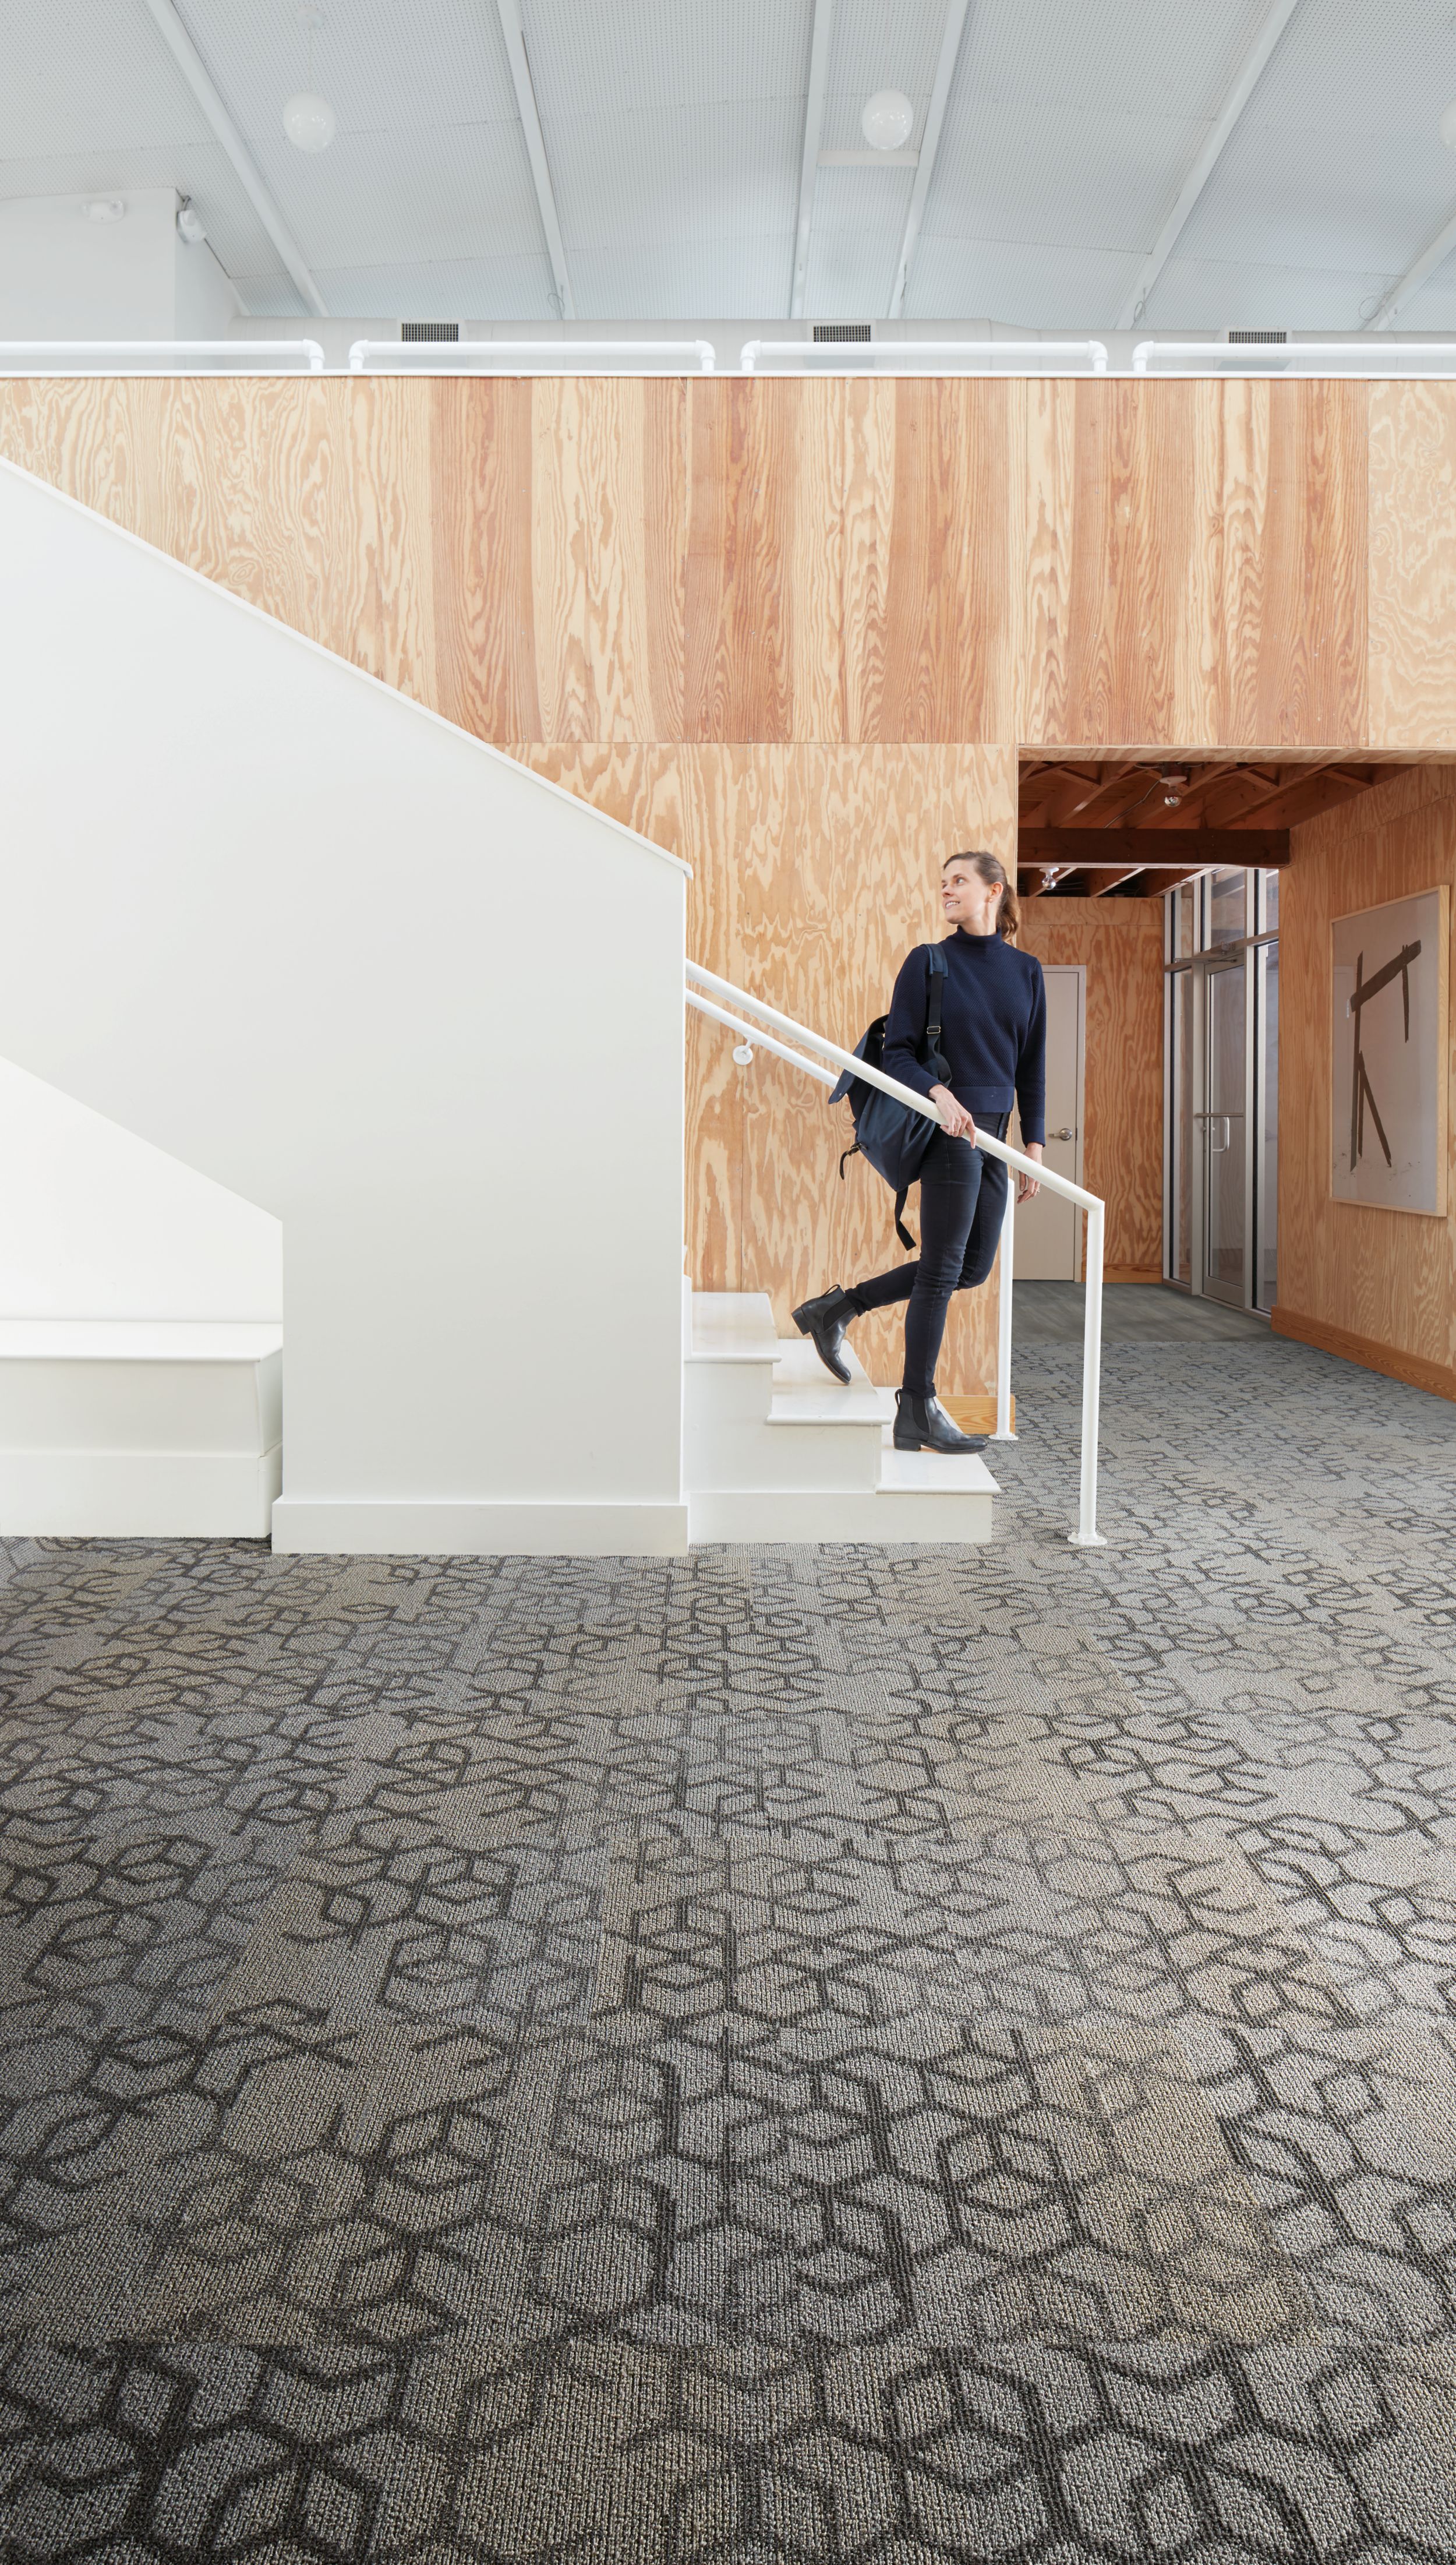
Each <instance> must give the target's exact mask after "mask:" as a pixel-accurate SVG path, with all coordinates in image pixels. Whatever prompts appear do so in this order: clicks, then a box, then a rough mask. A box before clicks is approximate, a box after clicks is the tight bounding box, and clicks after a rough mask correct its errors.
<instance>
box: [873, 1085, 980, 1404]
mask: <svg viewBox="0 0 1456 2565" xmlns="http://www.w3.org/2000/svg"><path fill="white" fill-rule="evenodd" d="M1010 1119H1011V1116H1010V1114H1009V1113H978V1114H977V1115H976V1127H977V1129H978V1130H984V1131H989V1132H990V1133H991V1135H992V1137H993V1138H994V1139H997V1140H1004V1138H1005V1136H1006V1126H1007V1124H1008V1123H1009V1121H1010ZM920 1188H921V1252H920V1256H919V1258H918V1259H917V1261H916V1263H915V1264H914V1265H896V1266H893V1267H892V1268H891V1270H890V1272H889V1273H888V1274H877V1275H876V1276H875V1278H874V1281H873V1282H857V1283H856V1284H855V1286H854V1288H853V1290H852V1291H850V1292H849V1294H848V1297H849V1298H850V1299H851V1300H852V1301H853V1302H854V1305H855V1307H856V1309H860V1310H863V1309H887V1308H889V1307H890V1305H891V1303H892V1302H893V1301H895V1300H908V1301H909V1302H910V1307H909V1308H908V1309H907V1310H906V1313H905V1386H906V1388H907V1390H908V1391H909V1392H910V1395H911V1396H912V1398H934V1397H935V1395H936V1359H937V1357H938V1355H939V1351H940V1339H941V1337H942V1336H943V1335H944V1333H945V1313H946V1311H947V1309H948V1308H949V1306H950V1294H951V1292H952V1291H973V1290H974V1289H975V1287H976V1285H977V1283H980V1282H984V1281H985V1279H986V1277H987V1275H988V1274H989V1273H990V1270H991V1267H992V1266H993V1265H994V1264H995V1261H996V1249H997V1247H998V1246H999V1244H1000V1238H1001V1223H1002V1221H1003V1220H1004V1219H1005V1217H1006V1169H1005V1166H1004V1164H1003V1162H1002V1161H1001V1159H999V1158H988V1157H984V1156H983V1155H982V1154H981V1151H980V1150H979V1149H977V1148H976V1147H974V1145H973V1144H972V1142H970V1141H969V1140H952V1139H951V1137H950V1135H949V1133H948V1131H937V1132H936V1136H935V1138H934V1139H933V1140H932V1142H931V1145H930V1147H929V1149H928V1150H927V1151H926V1154H925V1158H924V1159H923V1161H922V1164H921V1176H920Z"/></svg>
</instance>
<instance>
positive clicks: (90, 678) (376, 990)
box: [0, 465, 687, 1550]
mask: <svg viewBox="0 0 1456 2565" xmlns="http://www.w3.org/2000/svg"><path fill="white" fill-rule="evenodd" d="M0 707H3V719H4V723H5V730H6V758H5V765H6V826H5V829H4V831H3V834H0V903H3V906H0V913H3V915H4V919H5V932H4V936H3V938H0V1056H5V1057H8V1058H10V1059H11V1060H13V1061H14V1062H16V1063H17V1064H18V1065H20V1066H21V1067H24V1068H26V1069H28V1070H30V1071H31V1072H32V1073H33V1074H34V1075H36V1076H39V1077H42V1078H44V1079H46V1080H47V1081H48V1082H49V1083H51V1084H52V1085H54V1086H57V1087H59V1088H61V1089H63V1090H64V1091H65V1092H66V1093H68V1094H70V1095H72V1096H75V1097H76V1098H77V1099H78V1100H79V1101H81V1102H83V1103H85V1104H87V1105H89V1106H91V1107H92V1108H93V1110H95V1111H97V1112H101V1113H104V1114H105V1115H106V1116H107V1117H108V1118H109V1119H110V1120H112V1121H114V1122H116V1123H118V1124H120V1125H121V1126H122V1127H123V1128H125V1129H126V1130H128V1131H131V1132H134V1133H136V1134H137V1135H138V1136H139V1137H141V1138H143V1139H145V1140H147V1141H149V1142H150V1143H151V1144H152V1145H153V1146H154V1147H156V1148H159V1149H161V1150H163V1151H165V1152H166V1153H167V1154H168V1155H169V1156H171V1157H174V1158H176V1159H179V1160H180V1161H182V1162H183V1164H185V1165H187V1166H189V1167H193V1168H196V1169H197V1170H199V1171H200V1172H201V1173H202V1174H204V1175H206V1176H208V1177H210V1178H211V1179H212V1180H213V1181H214V1182H215V1183H217V1184H220V1185H222V1186H225V1187H226V1188H227V1189H228V1190H229V1191H230V1192H231V1193H233V1194H235V1195H237V1196H240V1197H242V1198H243V1200H244V1201H246V1202H249V1203H252V1204H256V1205H259V1206H261V1207H262V1208H263V1209H265V1210H267V1211H268V1212H270V1213H272V1214H273V1215H274V1216H275V1217H277V1218H279V1219H281V1220H282V1222H283V1226H284V1333H285V1401H286V1405H285V1414H286V1435H285V1456H284V1494H283V1498H282V1500H281V1503H280V1506H279V1508H278V1510H277V1511H276V1513H275V1520H274V1533H275V1539H276V1540H280V1541H282V1542H284V1543H286V1544H287V1545H290V1546H306V1547H324V1548H341V1549H350V1548H354V1549H364V1548H379V1547H382V1548H394V1549H401V1550H409V1549H441V1550H449V1549H472V1548H474V1549H532V1548H534V1549H562V1550H592V1549H598V1550H601V1549H605V1550H613V1549H635V1548H658V1549H673V1548H680V1547H681V1546H683V1544H684V1542H685V1540H686V1531H687V1518H686V1513H685V1510H684V1507H683V1502H682V1490H681V1463H680V1452H681V1417H682V1370H681V1315H680V1313H681V1276H682V1238H683V959H684V924H685V921H684V882H685V872H684V868H683V867H682V866H681V865H679V864H677V863H675V862H674V861H673V860H672V859H671V858H669V857H667V856H665V855H663V854H662V853H661V851H660V850H659V849H657V848H656V847H652V846H650V845H648V844H647V843H646V841H645V840H643V839H641V838H638V837H635V836H634V835H632V833H631V832H630V831H629V830H627V829H625V828H621V827H618V826H617V825H616V824H615V823H614V822H612V821H611V820H608V819H606V818H604V817H602V816H601V815H600V814H598V813H596V812H593V811H591V810H589V809H588V808H587V807H586V805H585V804H583V803H580V802H577V801H574V800H573V799H572V798H571V796H570V795H569V794H566V793H563V792H560V791H558V790H557V789H556V788H555V787H553V786H551V785H549V784H546V783H544V782H543V781H541V780H540V779H539V778H537V777H535V776H532V775H529V774H528V773H526V771H525V770H524V769H523V768H521V767H520V766H518V765H516V764H515V763H513V761H512V760H511V759H509V758H507V757H505V756H503V755H501V754H500V753H498V752H497V751H495V750H493V749H489V748H486V747H484V746H483V745H482V744H481V743H480V742H478V741H475V740H472V739H470V738H468V737H467V736H466V734H465V733H464V732H462V731H458V730H456V729H454V728H453V727H452V726H451V725H450V724H449V723H447V722H444V721H441V720H439V719H437V718H436V717H435V716H434V715H433V714H431V713H428V712H426V711H424V710H423V709H422V708H421V707H420V706H419V705H416V704H412V703H410V702H409V701H408V700H407V699H406V698H405V697H404V696H402V695H399V694H396V693H394V692H393V691H392V690H391V689H390V688H388V687H387V686H383V685H380V684H378V683H376V682H375V681H374V680H373V679H371V678H369V677H366V676H363V675H362V674H361V673H360V672H359V671H358V670H356V669H353V668H350V667H349V666H347V665H346V664H345V663H344V662H343V661H342V660H339V659H336V658H333V657H332V656H330V654H329V653H328V652H326V651H323V650H320V649H318V648H316V647H315V646H314V645H312V643H310V642H308V641H305V640H303V639H302V638H300V636H298V635H297V634H295V633H292V632H290V631H288V630H287V629H286V628H285V627H284V626H283V625H281V624H278V623H275V622H272V621H271V620H270V619H269V618H268V617H267V616H266V615H263V614H260V613H258V612H257V611H255V610H254V609H253V608H252V607H250V606H248V605H245V604H244V603H242V602H241V601H240V600H239V599H237V598H235V597H232V596H229V595H228V594H226V592H225V591H224V590H223V589H221V588H219V587H216V586H214V585H212V584H211V583H209V582H207V581H206V580H203V579H201V578H198V577H196V576H195V575H194V574H193V573H191V572H189V571H186V570H183V569H182V568H180V567H179V566H178V565H177V564H176V563H175V562H172V561H170V560H169V559H167V558H166V557H165V556H164V555H162V554H160V553H157V552H153V551H152V550H150V549H149V548H148V547H147V546H145V545H143V544H140V543H138V542H136V541H135V540H134V539H133V538H132V537H130V536H128V535H125V534H123V533H122V532H121V531H120V530H119V529H117V528H115V527H113V526H111V525H109V524H107V523H106V522H105V521H104V519H102V518H100V517H97V516H95V515H93V514H92V513H91V512H90V511H88V510H86V509H83V508H80V507H78V506H77V505H76V504H75V503H74V502H72V501H70V500H67V499H64V498H62V497H60V496H59V495H58V494H57V493H56V492H54V491H53V490H51V489H49V488H48V487H46V486H45V485H43V484H41V483H40V482H38V481H35V480H33V479H31V478H30V477H29V476H27V475H26V474H24V473H22V472H19V471H17V470H16V469H15V468H14V467H13V466H9V465H6V466H0ZM240 740H247V741H249V742H250V743H254V745H253V746H252V747H251V748H250V752H249V754H248V755H247V756H246V757H245V756H242V755H240V753H239V748H238V743H239V741H240Z"/></svg>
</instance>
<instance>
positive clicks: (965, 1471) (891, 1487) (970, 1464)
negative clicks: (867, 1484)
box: [877, 1425, 1001, 1497]
mask: <svg viewBox="0 0 1456 2565" xmlns="http://www.w3.org/2000/svg"><path fill="white" fill-rule="evenodd" d="M1000 1493H1001V1490H1000V1484H999V1482H998V1481H997V1480H995V1479H993V1478H992V1477H991V1474H990V1472H989V1470H988V1469H987V1468H986V1465H985V1463H984V1461H983V1460H982V1459H981V1456H980V1454H979V1453H978V1452H959V1453H956V1452H897V1451H896V1449H895V1442H894V1434H893V1429H892V1428H891V1427H890V1426H888V1425H887V1426H886V1428H885V1435H884V1443H883V1446H882V1448H881V1453H880V1485H879V1489H878V1491H877V1494H878V1495H880V1496H885V1497H888V1496H906V1497H909V1496H928V1495H935V1496H942V1497H971V1496H975V1497H998V1496H999V1495H1000Z"/></svg>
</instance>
